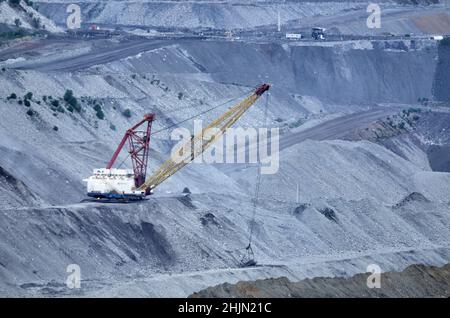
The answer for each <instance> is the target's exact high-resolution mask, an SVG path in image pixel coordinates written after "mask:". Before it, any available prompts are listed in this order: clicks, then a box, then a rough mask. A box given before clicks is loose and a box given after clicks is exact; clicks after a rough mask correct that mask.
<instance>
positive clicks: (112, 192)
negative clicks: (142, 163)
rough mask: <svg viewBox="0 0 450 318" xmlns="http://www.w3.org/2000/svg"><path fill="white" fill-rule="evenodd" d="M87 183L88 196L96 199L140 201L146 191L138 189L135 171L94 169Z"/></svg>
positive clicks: (86, 180)
mask: <svg viewBox="0 0 450 318" xmlns="http://www.w3.org/2000/svg"><path fill="white" fill-rule="evenodd" d="M83 181H85V182H87V195H88V196H89V197H92V198H96V199H140V198H144V197H145V195H146V191H145V190H139V189H136V186H135V178H134V173H133V170H130V169H94V171H93V174H92V176H90V177H89V178H87V179H84V180H83Z"/></svg>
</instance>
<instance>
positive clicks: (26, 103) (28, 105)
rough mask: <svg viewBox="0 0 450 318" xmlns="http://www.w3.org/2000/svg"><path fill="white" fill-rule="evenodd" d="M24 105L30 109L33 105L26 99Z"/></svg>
mask: <svg viewBox="0 0 450 318" xmlns="http://www.w3.org/2000/svg"><path fill="white" fill-rule="evenodd" d="M23 103H24V105H25V106H27V107H30V106H31V103H30V101H29V100H28V99H24V101H23Z"/></svg>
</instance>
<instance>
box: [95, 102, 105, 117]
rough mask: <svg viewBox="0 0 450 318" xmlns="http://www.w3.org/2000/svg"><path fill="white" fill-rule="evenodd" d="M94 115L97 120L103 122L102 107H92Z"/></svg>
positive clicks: (97, 105)
mask: <svg viewBox="0 0 450 318" xmlns="http://www.w3.org/2000/svg"><path fill="white" fill-rule="evenodd" d="M94 110H95V115H96V116H97V118H98V119H100V120H103V119H104V118H105V113H104V112H103V110H102V107H101V106H100V105H99V104H96V105H95V106H94Z"/></svg>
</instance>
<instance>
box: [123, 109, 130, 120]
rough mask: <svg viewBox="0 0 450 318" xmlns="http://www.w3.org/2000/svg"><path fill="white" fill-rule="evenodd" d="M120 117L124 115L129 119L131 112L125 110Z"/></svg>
mask: <svg viewBox="0 0 450 318" xmlns="http://www.w3.org/2000/svg"><path fill="white" fill-rule="evenodd" d="M122 115H124V116H125V117H126V118H130V117H131V110H130V109H128V108H127V109H125V110H124V111H123V113H122Z"/></svg>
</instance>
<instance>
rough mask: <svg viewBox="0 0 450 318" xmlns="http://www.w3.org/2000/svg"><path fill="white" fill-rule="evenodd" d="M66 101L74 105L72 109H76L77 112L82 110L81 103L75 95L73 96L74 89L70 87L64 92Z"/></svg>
mask: <svg viewBox="0 0 450 318" xmlns="http://www.w3.org/2000/svg"><path fill="white" fill-rule="evenodd" d="M63 98H64V101H65V102H66V103H67V104H68V105H70V106H71V107H72V111H73V110H76V111H77V112H80V111H81V105H80V104H79V103H78V100H77V99H76V97H75V96H73V92H72V90H70V89H68V90H66V92H65V93H64V97H63Z"/></svg>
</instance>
